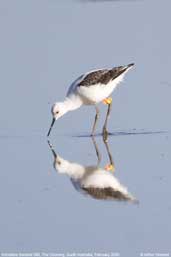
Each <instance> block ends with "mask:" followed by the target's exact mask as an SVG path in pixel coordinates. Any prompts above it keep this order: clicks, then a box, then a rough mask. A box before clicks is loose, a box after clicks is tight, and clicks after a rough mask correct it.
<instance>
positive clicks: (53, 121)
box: [47, 118, 55, 137]
mask: <svg viewBox="0 0 171 257" xmlns="http://www.w3.org/2000/svg"><path fill="white" fill-rule="evenodd" d="M54 123H55V118H53V120H52V123H51V125H50V129H49V131H48V133H47V137H48V136H49V135H50V132H51V129H52V127H53V125H54Z"/></svg>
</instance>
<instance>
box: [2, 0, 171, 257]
mask: <svg viewBox="0 0 171 257" xmlns="http://www.w3.org/2000/svg"><path fill="white" fill-rule="evenodd" d="M170 8H171V3H170V1H169V0H165V2H164V4H163V1H153V0H151V1H146V0H144V1H128V2H126V1H123V2H122V1H121V2H119V1H115V2H112V1H107V2H105V1H101V2H100V3H98V2H97V1H96V3H95V4H94V3H93V2H88V1H86V4H84V3H83V1H58V2H56V1H53V0H50V1H48V2H47V1H39V0H37V1H24V2H23V1H16V0H15V1H12V0H11V1H1V2H0V29H1V40H0V56H1V58H0V68H1V76H0V84H1V95H0V103H1V108H0V154H1V171H0V202H1V214H0V217H1V218H0V251H1V252H3V251H6V252H14V251H20V252H21V251H29V252H32V251H40V252H41V251H46V252H65V253H66V252H67V251H69V252H72V251H74V252H101V253H102V252H113V253H116V252H118V253H120V254H121V256H124V257H127V256H133V257H134V256H140V253H141V252H143V253H147V252H152V253H156V252H159V253H168V252H170V254H171V240H170V238H171V225H170V216H171V202H170V195H171V187H170V180H171V173H170V170H171V158H170V153H171V152H170V149H171V139H170V131H171V120H170V108H171V102H170V95H171V87H170V84H171V82H170V66H171V60H170V44H171V37H170V33H169V31H170V22H171V20H170V19H171V18H170ZM129 62H135V63H136V67H135V69H132V70H131V71H130V72H129V73H128V74H127V75H126V78H125V81H124V82H123V83H122V84H121V85H120V87H118V88H117V90H116V91H115V92H114V94H113V110H112V115H111V119H110V124H109V131H110V133H111V135H110V136H109V142H108V143H109V148H110V152H111V155H112V157H113V161H114V166H115V172H114V175H115V176H116V177H117V178H118V179H119V181H120V182H121V183H122V184H123V185H124V186H125V187H127V189H128V191H129V192H130V193H131V194H132V195H133V196H134V197H136V199H137V200H138V201H139V204H132V203H125V202H120V201H102V200H95V199H93V198H91V197H87V196H85V195H83V194H80V193H79V192H78V191H76V190H75V189H74V187H73V185H72V183H71V181H70V178H69V177H68V176H66V175H62V174H59V173H58V172H56V171H55V170H54V167H53V156H52V153H51V151H50V149H49V146H48V143H47V138H46V134H47V131H48V128H49V125H50V122H51V113H50V107H51V104H52V103H53V102H54V101H56V100H62V99H63V97H64V96H65V93H66V91H67V88H68V86H69V84H70V83H71V82H72V80H74V79H75V77H77V76H79V75H80V74H82V73H83V72H85V71H87V70H89V69H94V68H99V67H106V66H107V67H110V66H115V65H120V64H127V63H129ZM105 112H106V109H105V107H103V106H102V107H101V113H102V114H101V119H100V121H99V124H98V130H97V137H96V141H97V145H98V148H99V151H100V153H101V156H102V161H101V163H100V165H101V167H103V168H104V167H105V166H106V164H107V163H109V158H108V155H107V152H106V148H105V145H104V143H103V140H102V137H101V135H100V133H101V128H102V126H103V120H104V113H105ZM94 114H95V111H94V110H93V109H92V108H91V107H87V108H86V107H84V108H81V109H80V110H78V111H75V112H70V113H68V114H67V115H66V116H64V117H63V118H61V119H60V120H59V121H58V122H56V124H55V126H54V128H53V131H52V134H51V137H50V141H51V143H52V144H53V147H54V149H55V151H56V152H57V153H58V154H59V155H60V156H61V157H62V158H64V159H65V160H68V161H71V162H76V163H79V164H81V165H96V164H97V156H96V152H95V149H94V146H93V142H92V140H91V138H90V137H89V132H90V128H91V126H92V122H93V120H94Z"/></svg>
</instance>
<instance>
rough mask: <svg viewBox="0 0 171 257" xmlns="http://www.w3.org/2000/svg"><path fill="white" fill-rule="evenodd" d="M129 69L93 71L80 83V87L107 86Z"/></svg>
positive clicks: (117, 68) (116, 68) (121, 67)
mask: <svg viewBox="0 0 171 257" xmlns="http://www.w3.org/2000/svg"><path fill="white" fill-rule="evenodd" d="M127 68H128V67H127V66H125V68H124V66H119V67H115V68H112V69H110V70H108V69H103V70H97V71H92V72H90V73H88V74H87V75H85V76H84V77H83V79H82V80H81V81H80V83H79V84H78V86H79V87H81V86H85V87H89V86H91V85H95V84H98V83H100V84H103V85H107V84H108V83H109V81H111V80H114V79H115V78H117V77H118V76H120V75H121V74H122V73H124V72H125V71H126V69H127Z"/></svg>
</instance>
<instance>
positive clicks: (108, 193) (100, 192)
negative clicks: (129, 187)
mask: <svg viewBox="0 0 171 257" xmlns="http://www.w3.org/2000/svg"><path fill="white" fill-rule="evenodd" d="M83 190H84V191H86V192H87V193H88V194H89V195H91V196H92V197H93V198H95V199H104V200H105V199H106V200H107V199H113V200H119V201H126V200H129V198H128V197H127V196H126V195H124V194H123V193H122V192H119V191H116V190H113V188H111V187H107V188H97V187H84V188H83Z"/></svg>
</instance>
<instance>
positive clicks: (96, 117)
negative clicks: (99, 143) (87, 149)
mask: <svg viewBox="0 0 171 257" xmlns="http://www.w3.org/2000/svg"><path fill="white" fill-rule="evenodd" d="M95 108H96V116H95V120H94V125H93V129H92V132H91V136H94V132H95V129H96V125H97V121H98V118H99V114H100V111H99V108H98V107H97V106H96V105H95Z"/></svg>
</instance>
